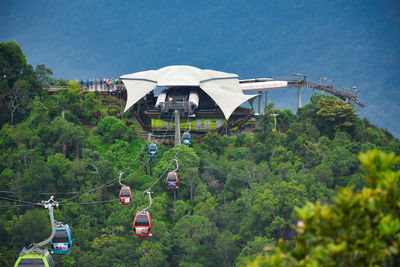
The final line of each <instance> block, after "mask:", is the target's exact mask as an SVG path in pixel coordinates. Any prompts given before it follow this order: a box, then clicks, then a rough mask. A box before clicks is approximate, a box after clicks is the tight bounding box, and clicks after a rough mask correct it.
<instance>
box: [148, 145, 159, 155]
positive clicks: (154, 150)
mask: <svg viewBox="0 0 400 267" xmlns="http://www.w3.org/2000/svg"><path fill="white" fill-rule="evenodd" d="M157 152H158V148H157V145H156V144H150V146H149V157H157Z"/></svg>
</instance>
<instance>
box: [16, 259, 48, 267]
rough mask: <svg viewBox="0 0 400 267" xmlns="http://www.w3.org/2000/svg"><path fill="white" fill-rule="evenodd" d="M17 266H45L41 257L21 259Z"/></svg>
mask: <svg viewBox="0 0 400 267" xmlns="http://www.w3.org/2000/svg"><path fill="white" fill-rule="evenodd" d="M18 266H32V267H45V266H46V265H45V264H44V262H43V260H42V259H22V260H21V261H20V262H19V264H18Z"/></svg>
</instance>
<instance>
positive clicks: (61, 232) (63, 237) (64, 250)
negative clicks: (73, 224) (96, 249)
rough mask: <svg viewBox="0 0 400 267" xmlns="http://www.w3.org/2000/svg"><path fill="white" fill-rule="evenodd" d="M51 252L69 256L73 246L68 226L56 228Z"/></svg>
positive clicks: (51, 242) (63, 225)
mask: <svg viewBox="0 0 400 267" xmlns="http://www.w3.org/2000/svg"><path fill="white" fill-rule="evenodd" d="M50 245H51V251H52V252H53V253H54V254H68V253H69V251H70V250H71V246H72V233H71V229H70V228H69V225H68V224H62V225H60V226H59V227H57V228H56V233H55V234H54V237H53V239H52V240H51V241H50Z"/></svg>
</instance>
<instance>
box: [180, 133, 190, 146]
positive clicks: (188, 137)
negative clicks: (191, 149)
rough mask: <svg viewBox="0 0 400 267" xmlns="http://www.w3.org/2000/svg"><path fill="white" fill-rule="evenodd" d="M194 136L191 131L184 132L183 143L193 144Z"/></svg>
mask: <svg viewBox="0 0 400 267" xmlns="http://www.w3.org/2000/svg"><path fill="white" fill-rule="evenodd" d="M191 141H192V137H191V136H190V133H184V134H183V135H182V143H183V144H184V145H191V144H192V142H191Z"/></svg>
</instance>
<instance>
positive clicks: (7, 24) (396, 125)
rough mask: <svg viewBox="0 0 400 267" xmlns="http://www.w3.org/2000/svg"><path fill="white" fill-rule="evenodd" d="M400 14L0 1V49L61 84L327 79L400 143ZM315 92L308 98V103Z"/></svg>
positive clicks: (292, 100)
mask: <svg viewBox="0 0 400 267" xmlns="http://www.w3.org/2000/svg"><path fill="white" fill-rule="evenodd" d="M399 11H400V2H399V1H385V0H384V1H342V0H339V1H275V0H272V1H239V0H237V1H179V0H175V1H122V0H116V1H105V0H103V1H90V0H81V1H44V0H37V1H28V0H13V1H5V0H0V41H2V42H9V41H12V40H15V41H16V42H17V43H18V44H19V45H20V46H21V48H22V50H23V52H24V53H25V54H26V57H27V61H28V63H29V64H32V65H34V66H35V65H37V64H46V66H47V67H48V68H51V69H52V70H53V72H54V77H57V78H65V79H75V78H77V79H78V80H80V79H84V80H86V79H93V78H94V77H97V78H100V77H106V78H117V77H119V76H121V75H123V74H127V73H133V72H137V71H143V70H149V69H158V68H161V67H164V66H168V65H175V64H185V65H192V66H195V67H198V68H202V69H214V70H219V71H225V72H231V73H236V74H238V75H239V76H240V79H248V78H260V77H267V78H268V77H274V78H277V77H289V76H290V75H291V73H293V72H300V73H304V74H307V75H308V80H309V81H314V82H319V78H320V77H327V78H330V79H333V80H334V83H333V85H334V86H335V87H336V88H338V89H342V88H343V87H348V88H351V87H353V86H354V85H356V86H357V88H358V89H359V92H358V97H359V99H360V100H361V101H362V102H363V103H364V104H366V108H361V107H360V108H359V111H358V114H359V115H360V116H361V117H367V118H368V119H369V120H371V121H372V122H373V123H374V124H376V125H377V126H379V127H381V128H386V129H388V130H389V131H390V132H392V133H393V134H394V135H395V136H396V137H398V138H399V137H400V120H399V119H398V116H399V115H400V105H399V103H398V102H399V101H400V90H399V84H400V62H399V59H400V17H399V16H398V14H399ZM178 48H180V53H179V56H178V52H177V51H178ZM312 93H313V91H312V89H303V90H302V103H303V105H304V104H305V103H308V101H309V98H310V96H311V94H312ZM318 93H319V92H318ZM270 100H272V101H273V102H274V103H275V105H276V107H277V108H279V109H285V108H290V109H292V110H293V111H295V108H296V105H297V90H296V89H290V88H289V89H284V90H279V91H273V92H271V93H270Z"/></svg>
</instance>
